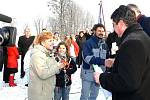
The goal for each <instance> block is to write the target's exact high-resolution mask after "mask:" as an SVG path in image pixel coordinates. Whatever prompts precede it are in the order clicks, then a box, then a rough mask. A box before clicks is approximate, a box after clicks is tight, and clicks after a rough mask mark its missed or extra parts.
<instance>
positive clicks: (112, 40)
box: [106, 31, 120, 58]
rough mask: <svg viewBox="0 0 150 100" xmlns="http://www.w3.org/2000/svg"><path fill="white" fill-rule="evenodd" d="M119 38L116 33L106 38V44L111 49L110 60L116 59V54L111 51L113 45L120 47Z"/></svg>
mask: <svg viewBox="0 0 150 100" xmlns="http://www.w3.org/2000/svg"><path fill="white" fill-rule="evenodd" d="M119 39H120V38H119V37H118V36H117V34H116V32H115V31H114V32H112V33H109V34H108V37H107V38H106V44H107V46H108V49H109V53H110V54H109V58H115V55H116V54H113V53H112V51H111V49H112V43H116V46H118V47H119V43H120V42H119Z"/></svg>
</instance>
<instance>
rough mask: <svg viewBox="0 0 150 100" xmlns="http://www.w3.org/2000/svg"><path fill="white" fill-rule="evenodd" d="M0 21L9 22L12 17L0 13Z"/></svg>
mask: <svg viewBox="0 0 150 100" xmlns="http://www.w3.org/2000/svg"><path fill="white" fill-rule="evenodd" d="M0 21H2V22H6V23H11V21H12V18H11V17H8V16H6V15H3V14H0Z"/></svg>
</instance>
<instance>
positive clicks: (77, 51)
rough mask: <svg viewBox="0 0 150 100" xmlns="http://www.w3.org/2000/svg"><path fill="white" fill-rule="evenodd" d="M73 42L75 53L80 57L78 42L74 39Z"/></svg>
mask: <svg viewBox="0 0 150 100" xmlns="http://www.w3.org/2000/svg"><path fill="white" fill-rule="evenodd" d="M72 44H73V46H74V51H75V55H76V57H78V54H79V46H78V44H77V42H75V41H72Z"/></svg>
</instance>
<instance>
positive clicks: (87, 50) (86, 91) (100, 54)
mask: <svg viewBox="0 0 150 100" xmlns="http://www.w3.org/2000/svg"><path fill="white" fill-rule="evenodd" d="M93 30H94V35H93V36H92V37H91V38H90V39H88V40H87V41H86V42H85V44H84V46H83V52H82V53H83V54H82V56H83V66H82V68H81V79H82V89H81V97H80V100H96V98H97V96H98V93H99V85H98V84H96V82H95V81H94V78H93V73H94V70H93V65H98V66H99V67H101V68H102V69H103V71H105V67H104V66H103V65H104V62H105V59H106V55H107V45H106V43H105V39H104V38H103V37H104V36H105V34H106V31H105V27H104V25H102V24H95V25H94V27H93Z"/></svg>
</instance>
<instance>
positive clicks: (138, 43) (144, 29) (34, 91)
mask: <svg viewBox="0 0 150 100" xmlns="http://www.w3.org/2000/svg"><path fill="white" fill-rule="evenodd" d="M111 19H112V22H113V28H114V32H112V33H110V34H109V35H108V36H107V35H106V34H107V33H106V29H105V26H104V25H103V24H101V23H98V24H95V25H94V26H93V28H92V29H91V30H92V32H86V31H83V30H81V31H79V34H78V35H75V34H67V35H66V36H65V37H64V38H61V34H60V33H59V32H55V33H52V32H49V31H47V30H43V31H42V32H41V33H40V34H38V35H37V36H31V32H30V28H29V27H26V28H25V30H24V35H23V36H20V37H19V40H18V44H17V45H15V44H14V45H10V46H8V47H1V48H0V50H2V51H3V55H2V56H3V61H2V62H3V64H4V70H3V71H4V72H3V81H4V82H5V83H9V86H10V87H14V86H17V84H16V83H15V82H14V77H15V73H17V72H18V60H17V59H19V55H21V58H20V59H21V71H20V78H25V77H26V78H27V82H26V84H25V86H27V87H28V100H61V99H62V100H69V92H70V89H71V84H72V81H73V80H71V75H72V74H74V73H75V72H76V71H77V68H81V83H82V84H81V85H82V88H81V96H80V100H96V98H97V96H98V94H99V88H100V86H101V87H102V88H104V89H106V90H107V91H109V92H111V93H112V100H150V96H149V94H148V93H149V92H150V88H149V84H150V51H149V48H150V37H149V36H150V35H149V34H150V31H149V30H150V18H149V17H146V16H145V15H142V14H141V11H140V10H139V8H138V7H137V6H136V5H135V4H128V5H127V6H125V5H121V6H119V8H117V9H116V10H115V11H114V12H113V13H112V15H111ZM62 39H63V40H62ZM95 65H96V66H98V67H99V70H100V71H98V70H97V69H96V68H94V67H95ZM1 66H3V65H1Z"/></svg>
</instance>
